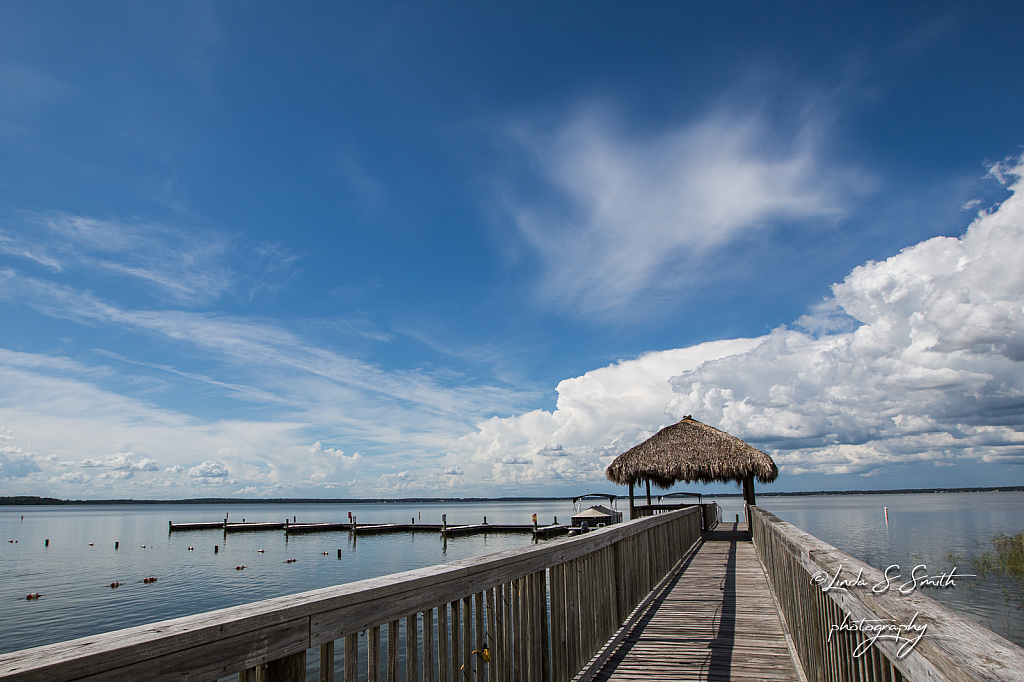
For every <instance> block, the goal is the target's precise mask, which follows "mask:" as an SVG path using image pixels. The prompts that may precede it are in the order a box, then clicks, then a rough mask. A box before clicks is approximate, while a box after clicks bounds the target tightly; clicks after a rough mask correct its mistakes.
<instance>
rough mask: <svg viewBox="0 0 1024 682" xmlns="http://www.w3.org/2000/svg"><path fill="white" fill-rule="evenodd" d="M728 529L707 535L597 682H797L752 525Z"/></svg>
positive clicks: (600, 672) (625, 640) (728, 526)
mask: <svg viewBox="0 0 1024 682" xmlns="http://www.w3.org/2000/svg"><path fill="white" fill-rule="evenodd" d="M723 525H724V524H723ZM721 527H723V526H720V528H721ZM724 527H725V528H728V529H730V530H719V531H712V532H710V533H704V535H703V540H702V544H701V545H700V546H699V548H698V549H697V550H696V552H694V554H692V555H691V557H690V558H689V560H688V563H687V564H685V565H684V569H683V570H682V571H681V572H679V573H678V574H677V575H676V576H675V577H674V578H673V579H671V580H670V581H669V583H668V585H667V586H666V587H665V588H664V591H663V592H662V594H661V595H659V596H658V598H657V599H656V600H655V601H654V603H653V604H652V605H651V607H650V608H649V610H648V611H647V613H645V614H644V615H643V616H642V617H641V618H640V619H639V620H638V621H637V623H636V625H635V626H634V627H633V629H632V630H631V631H630V632H629V634H628V635H627V636H626V638H625V639H624V640H623V642H622V643H621V644H620V645H619V646H618V648H617V650H616V651H615V652H614V653H613V654H612V655H611V657H610V658H609V659H608V662H607V663H605V665H604V666H603V667H602V668H601V670H600V671H599V672H598V673H597V675H596V677H595V678H594V679H595V681H596V682H628V681H632V680H643V682H658V681H660V680H680V681H686V680H713V681H715V682H718V681H720V680H787V681H792V682H798V681H799V677H798V675H797V672H796V667H795V666H794V664H793V659H792V656H791V654H790V649H789V646H788V645H787V644H786V638H785V634H784V631H783V628H782V623H781V621H780V620H779V614H778V611H777V610H776V608H775V602H774V600H773V599H772V595H771V592H770V590H769V588H768V582H767V580H766V579H765V576H764V572H763V571H762V569H761V564H760V562H759V561H758V559H757V555H756V554H755V552H754V546H753V544H752V543H751V542H750V539H749V538H750V535H749V533H747V532H746V524H745V523H740V524H739V525H738V527H737V525H736V524H732V523H730V524H728V525H724Z"/></svg>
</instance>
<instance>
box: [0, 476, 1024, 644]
mask: <svg viewBox="0 0 1024 682" xmlns="http://www.w3.org/2000/svg"><path fill="white" fill-rule="evenodd" d="M758 501H759V502H760V503H761V505H762V506H763V507H764V508H766V509H768V510H770V511H772V512H774V513H775V514H777V515H778V516H780V517H781V518H783V519H784V520H786V521H789V522H790V523H793V524H794V525H796V526H798V527H800V528H803V529H804V530H806V531H808V532H809V533H811V534H813V535H815V536H817V537H819V538H821V539H822V540H824V541H826V542H828V543H830V544H833V545H835V546H837V547H839V548H840V549H842V550H844V551H846V552H848V553H850V554H853V555H854V556H856V557H858V558H860V559H862V560H864V561H866V562H868V563H870V564H872V565H873V566H876V567H879V568H881V569H884V568H885V567H886V566H888V565H889V564H893V563H897V564H900V565H901V567H903V568H904V571H906V572H909V570H910V569H911V568H912V567H913V565H914V564H918V563H925V564H927V565H928V567H929V570H933V569H938V570H946V569H948V568H949V567H950V566H949V565H948V564H947V563H946V557H947V554H948V553H949V552H950V551H953V552H956V553H960V554H964V555H969V554H970V553H972V552H979V551H982V549H984V548H978V547H976V546H975V542H976V541H978V540H980V541H983V542H986V543H987V542H988V540H989V539H990V538H991V536H993V535H995V534H997V533H1005V534H1015V533H1018V532H1021V530H1024V528H1022V526H1024V515H1022V513H1021V512H1022V510H1024V493H974V494H935V495H923V494H922V495H857V496H829V497H786V498H780V497H761V498H759V500H758ZM720 503H721V504H722V508H723V518H725V519H732V518H733V516H734V514H736V513H741V512H742V502H741V500H740V499H739V498H721V499H720ZM621 506H622V504H621V502H620V507H621ZM886 506H887V507H888V508H889V526H888V529H887V528H886V525H885V518H884V516H883V512H882V509H883V507H886ZM225 511H230V515H231V520H232V521H235V520H237V521H241V520H242V519H243V518H244V519H245V520H246V521H283V520H284V519H285V518H286V517H287V518H291V517H292V516H296V517H297V518H298V520H299V521H300V522H301V521H306V522H314V521H335V522H337V521H343V520H346V519H347V512H349V511H351V512H352V513H353V514H356V515H357V516H358V517H359V521H360V523H370V522H382V523H384V522H395V523H408V522H409V520H410V519H411V518H412V517H417V519H418V521H417V522H422V523H440V522H441V514H442V513H446V514H447V515H448V523H450V524H458V523H479V522H480V521H481V520H482V519H483V517H484V516H486V517H487V520H488V522H490V523H530V520H531V515H532V514H534V513H536V514H538V517H539V519H540V521H541V522H542V523H548V522H550V521H551V520H552V518H553V517H554V516H558V517H559V519H560V520H561V521H563V522H564V521H567V520H568V518H569V516H570V515H571V513H572V506H571V504H570V503H569V502H568V501H564V502H563V501H545V502H513V503H509V502H502V503H496V502H486V503H431V504H426V503H423V504H372V505H353V504H339V505H334V504H306V505H303V504H294V505H262V504H261V505H251V506H245V505H230V506H225V505H188V506H186V505H140V506H110V507H94V506H81V507H75V506H67V507H0V546H2V549H0V575H2V576H3V579H2V580H0V653H3V652H8V651H16V650H18V649H23V648H27V647H32V646H39V645H42V644H47V643H51V642H57V641H62V640H67V639H73V638H76V637H83V636H86V635H90V634H96V633H99V632H106V631H109V630H115V629H119V628H124V627H130V626H133V625H140V624H144V623H149V622H153V621H158V620H164V619H167V618H174V617H178V616H183V615H188V614H193V613H200V612H203V611H209V610H212V609H217V608H223V607H226V606H233V605H237V604H243V603H246V602H250V601H255V600H258V599H266V598H270V597H277V596H281V595H285V594H291V593H295V592H302V591H305V590H311V589H315V588H319V587H326V586H329V585H336V584H341V583H347V582H352V581H355V580H362V579H364V578H369V577H375V576H379V575H386V574H389V573H394V572H398V571H405V570H409V569H412V568H419V567H422V566H429V565H433V564H437V563H442V562H445V561H453V560H456V559H464V558H469V557H473V556H480V555H483V554H489V553H492V552H498V551H502V550H505V549H510V548H514V547H518V546H524V545H527V544H529V543H531V542H532V539H531V538H530V536H529V535H518V534H515V535H505V534H503V535H488V536H470V537H466V538H453V539H451V540H448V541H447V542H444V541H442V540H441V539H440V538H439V537H438V536H435V535H433V534H417V535H411V534H409V535H406V534H395V535H381V536H368V537H362V538H359V539H358V541H356V542H353V540H352V539H351V538H350V537H349V534H348V533H347V532H339V533H316V534H308V535H296V536H292V537H290V538H286V537H285V534H284V533H283V532H282V531H270V532H261V533H233V534H231V535H229V536H227V537H225V536H224V535H223V534H222V533H220V532H217V531H197V532H186V533H174V534H173V535H170V534H168V532H167V522H168V521H174V522H175V523H184V522H190V521H217V520H222V519H223V518H224V513H225ZM22 515H24V520H22V519H21V516H22ZM47 539H49V541H50V543H49V547H46V546H45V541H46V540H47ZM8 540H16V541H17V542H7V541H8ZM115 542H119V543H120V549H118V550H115V549H114V543H115ZM90 543H92V544H90ZM214 545H218V546H219V547H220V551H219V553H217V554H214V550H213V548H214ZM190 546H191V547H194V550H193V551H189V550H188V547H190ZM261 549H262V550H264V551H263V553H260V552H259V551H258V550H261ZM339 549H340V550H341V551H342V557H341V559H338V556H337V552H338V550H339ZM323 552H327V553H328V554H327V555H326V556H324V554H323ZM291 558H294V559H296V560H297V561H296V562H295V563H285V561H286V559H291ZM238 565H244V566H246V568H245V570H242V571H238V570H235V566H238ZM959 572H960V573H965V572H970V571H969V564H966V563H965V564H964V565H963V566H961V568H960V570H959ZM147 576H156V577H158V581H157V582H155V583H152V584H144V583H142V582H141V581H142V580H143V578H146V577H147ZM115 581H116V582H122V583H124V585H122V586H121V587H119V588H117V589H111V588H110V587H109V585H110V583H111V582H115ZM965 582H967V581H965ZM32 592H39V593H42V594H43V597H42V598H41V599H39V600H37V601H26V600H25V599H24V597H25V595H26V594H28V593H32ZM929 595H930V596H934V597H935V598H937V599H939V600H940V601H943V602H945V603H947V604H948V605H950V606H952V607H953V608H956V609H958V610H960V611H962V612H964V613H966V614H967V615H968V616H970V617H972V618H973V619H974V620H976V621H978V622H981V623H983V624H984V625H986V626H987V627H990V628H992V629H993V630H995V631H996V632H998V633H999V634H1001V635H1003V636H1004V637H1007V638H1008V639H1011V640H1012V641H1015V642H1016V643H1018V644H1024V637H1022V633H1024V612H1022V611H1021V610H1018V609H1016V608H1015V605H1013V604H1008V603H1007V602H1006V600H1005V599H1004V597H1003V593H1002V590H1001V588H1000V586H999V585H998V584H997V583H985V584H977V581H973V583H972V584H970V585H967V584H961V586H960V587H958V588H957V589H949V590H944V591H941V592H936V591H930V592H929Z"/></svg>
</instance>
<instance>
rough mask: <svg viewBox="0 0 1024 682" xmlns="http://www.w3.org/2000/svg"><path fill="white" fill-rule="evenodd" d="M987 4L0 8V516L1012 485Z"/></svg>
mask: <svg viewBox="0 0 1024 682" xmlns="http://www.w3.org/2000/svg"><path fill="white" fill-rule="evenodd" d="M1022 14H1024V10H1022V8H1021V7H1020V5H1019V4H1017V3H1009V2H1006V3H987V4H984V5H980V4H979V5H978V6H969V5H966V4H964V3H935V2H928V3H916V4H914V3H902V4H901V5H900V6H899V7H897V8H893V7H892V6H890V5H889V4H877V5H871V4H858V5H856V6H853V5H851V6H850V7H847V8H846V9H836V8H823V7H821V6H819V4H816V3H787V4H784V5H783V6H781V7H780V6H777V5H764V4H763V3H718V4H715V5H713V6H696V5H693V6H687V5H685V4H680V3H647V4H645V5H643V6H639V7H638V6H636V5H635V4H632V5H629V4H625V3H588V4H587V6H586V8H585V11H584V10H583V8H581V6H579V5H574V4H570V3H516V4H511V3H508V4H495V3H447V4H442V5H435V4H427V3H409V4H395V3H372V4H370V5H366V6H361V5H358V4H343V3H309V4H302V5H300V6H298V7H295V6H289V7H282V6H277V5H274V4H270V3H174V4H172V5H170V6H160V5H156V4H153V3H149V4H143V5H139V4H138V3H123V4H122V3H91V4H89V5H81V4H75V3H60V4H55V3H29V4H23V3H9V4H7V5H4V6H3V7H2V8H0V322H2V323H0V494H38V495H55V496H59V497H74V498H79V497H81V498H90V497H135V498H181V497H193V496H232V495H237V496H242V497H247V496H253V497H256V496H313V497H366V496H382V497H396V496H433V495H454V496H463V495H465V496H485V495H534V494H543V495H562V494H572V493H576V492H580V491H585V490H587V489H591V490H606V489H610V488H612V486H611V485H610V484H609V483H607V481H605V480H604V477H603V468H604V467H605V466H606V465H607V464H608V462H609V461H610V460H611V458H613V457H614V456H615V455H616V454H618V453H620V452H622V451H623V450H625V449H627V448H628V447H630V446H632V445H633V444H635V443H637V442H639V441H641V440H643V439H644V438H646V437H647V436H649V435H650V434H652V433H653V432H655V431H656V430H657V429H658V428H660V427H661V426H664V425H666V424H669V423H672V422H674V421H676V420H677V419H679V418H681V417H682V416H685V415H686V414H692V415H693V416H694V417H696V418H697V419H700V420H702V421H705V422H707V423H710V424H712V425H715V426H717V427H719V428H723V429H725V430H727V431H729V432H731V433H734V434H735V435H738V436H741V437H743V438H745V439H747V440H749V441H750V442H751V443H753V444H755V445H757V446H758V447H761V448H762V449H764V450H765V451H767V452H769V453H770V454H772V455H773V457H774V458H775V459H776V461H777V462H778V463H779V464H780V467H781V470H782V475H781V476H780V479H779V481H778V482H777V483H776V484H775V485H774V486H773V489H776V490H814V489H848V488H902V487H921V486H944V487H954V486H960V485H999V484H1007V483H1020V482H1021V480H1022V478H1021V468H1020V466H1021V464H1024V407H1022V405H1024V402H1022V400H1021V396H1022V395H1024V341H1022V339H1024V314H1022V313H1021V305H1022V302H1024V274H1022V272H1021V270H1024V268H1021V267H1020V266H1019V263H1021V262H1024V253H1021V252H1022V251H1024V239H1022V238H1021V237H1022V234H1021V233H1022V231H1024V207H1022V206H1021V205H1020V201H1019V200H1018V194H1017V191H1018V189H1020V185H1019V182H1020V179H1019V176H1020V171H1021V168H1022V162H1021V153H1022V148H1021V145H1022V144H1024V126H1022V119H1021V116H1020V112H1021V111H1024V85H1022V83H1021V79H1020V77H1019V73H1018V71H1019V68H1018V65H1019V64H1020V63H1021V62H1022V60H1024V54H1022V53H1024V41H1022V40H1021V33H1020V26H1022V25H1024V21H1022V20H1024V16H1022ZM715 489H720V490H731V489H732V487H730V486H718V487H716V488H715Z"/></svg>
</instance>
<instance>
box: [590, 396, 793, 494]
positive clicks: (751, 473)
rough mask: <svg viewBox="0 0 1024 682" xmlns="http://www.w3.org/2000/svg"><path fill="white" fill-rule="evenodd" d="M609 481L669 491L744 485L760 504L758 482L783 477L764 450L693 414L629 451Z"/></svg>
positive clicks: (615, 465) (610, 473) (612, 468)
mask: <svg viewBox="0 0 1024 682" xmlns="http://www.w3.org/2000/svg"><path fill="white" fill-rule="evenodd" d="M605 475H606V476H607V477H608V480H610V481H612V482H613V483H618V484H620V485H628V486H629V490H630V500H631V504H630V506H631V507H632V493H633V485H634V484H635V483H637V482H638V481H643V482H645V483H647V496H648V504H650V484H651V483H654V485H656V486H658V487H660V488H668V487H670V486H672V485H673V484H675V483H679V482H684V481H685V482H688V483H692V482H700V483H711V482H714V481H720V482H725V481H742V482H743V497H744V499H746V500H747V502H749V503H750V504H753V503H754V479H755V478H756V479H757V480H759V481H761V482H762V483H771V482H772V481H774V480H775V479H776V478H778V476H779V469H778V467H777V466H775V462H773V461H772V458H771V457H769V456H768V455H767V454H765V453H764V452H761V451H760V450H758V449H757V448H755V447H753V446H751V445H748V444H747V443H745V442H743V441H742V440H740V439H739V438H737V437H736V436H730V435H729V434H728V433H725V432H724V431H719V430H718V429H716V428H714V427H713V426H708V425H707V424H703V423H701V422H699V421H697V420H696V419H694V418H693V417H690V416H687V417H685V418H684V419H683V420H682V421H680V422H679V423H677V424H672V425H671V426H666V427H665V428H663V429H662V430H661V431H658V433H656V434H654V435H653V436H651V437H650V438H648V439H647V440H645V441H644V442H643V443H640V444H639V445H637V446H634V447H632V448H630V449H629V450H626V451H625V452H624V453H622V454H621V455H619V456H618V457H616V458H615V461H614V462H612V463H611V464H610V465H609V466H608V468H607V469H606V470H605Z"/></svg>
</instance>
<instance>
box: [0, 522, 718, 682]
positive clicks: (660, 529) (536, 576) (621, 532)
mask: <svg viewBox="0 0 1024 682" xmlns="http://www.w3.org/2000/svg"><path fill="white" fill-rule="evenodd" d="M699 538H700V513H699V510H698V509H697V508H691V509H688V510H681V511H676V512H672V513H667V514H659V515H657V516H652V517H650V518H645V519H639V520H636V521H632V522H628V523H621V524H616V525H613V526H609V527H607V528H602V529H600V530H597V531H592V532H590V533H587V534H585V535H581V536H579V537H575V538H569V539H564V540H557V541H553V542H549V543H545V544H542V545H536V546H532V547H524V548H520V549H514V550H509V551H506V552H501V553H498V554H492V555H489V556H485V557H479V558H476V559H468V560H464V561H455V562H451V563H447V564H441V565H438V566H431V567H429V568H424V569H418V570H414V571H408V572H405V573H397V574H394V575H390V576H385V577H382V578H374V579H370V580H362V581H359V582H355V583H349V584H347V585H339V586H336V587H329V588H324V589H319V590H313V591H311V592H304V593H301V594H295V595H290V596H287V597H279V598H276V599H268V600H265V601H260V602H255V603H252V604H246V605H243V606H237V607H232V608H228V609H222V610H219V611H212V612H210V613H204V614H200V615H196V616H188V617H185V618H178V619H175V620H168V621H164V622H161V623H155V624H152V625H145V626H141V627H135V628H130V629H126V630H121V631H118V632H111V633H108V634H103V635H98V636H96V637H86V638H83V639H78V640H74V641H70V642H62V643H59V644H52V645H47V646H42V647H38V648H35V649H28V650H25V651H18V652H14V653H11V654H4V655H0V679H3V680H5V681H8V682H28V681H30V680H32V681H37V680H38V681H42V680H46V681H47V682H66V681H70V680H89V681H91V682H92V681H96V682H98V681H99V680H103V681H105V682H119V681H122V680H124V681H125V682H127V681H129V680H131V681H135V680H147V681H160V680H175V681H183V680H198V681H200V682H210V681H212V680H217V679H220V678H224V677H226V676H229V675H230V676H233V675H235V674H237V675H238V679H239V681H240V682H255V681H257V680H258V681H260V682H263V681H266V682H299V681H300V680H305V679H306V678H307V675H313V674H314V673H313V671H312V670H307V661H306V653H307V650H309V649H314V648H316V647H319V651H318V652H313V656H311V658H317V659H319V670H318V673H319V679H320V680H321V681H323V682H329V681H332V680H334V679H335V669H336V668H339V669H340V670H341V671H343V673H342V674H343V676H344V680H345V681H346V682H355V681H356V680H357V679H363V680H368V681H369V682H379V681H380V680H381V673H382V671H383V672H384V673H385V674H386V679H387V682H398V680H399V679H404V680H405V681H406V682H570V680H572V679H573V678H574V676H575V675H576V674H577V672H579V671H580V670H581V669H583V668H584V667H585V666H586V665H587V663H588V662H589V661H591V659H592V658H593V657H594V656H595V654H597V653H598V652H599V650H600V649H601V647H602V646H603V645H604V644H605V643H606V642H607V641H608V640H609V639H611V638H613V636H614V635H615V634H616V631H617V630H618V629H619V628H620V626H621V625H622V624H623V623H624V622H625V621H627V619H629V618H633V617H635V613H633V612H634V610H636V612H639V611H640V609H637V608H636V607H637V606H638V604H640V603H641V601H643V600H644V598H645V596H647V595H648V594H649V593H650V592H651V591H652V589H653V588H654V587H655V585H656V584H657V583H658V582H659V581H660V580H662V579H663V577H664V576H666V575H667V574H668V573H669V572H670V571H671V570H672V569H673V567H674V566H675V565H676V564H677V563H678V562H679V561H680V559H681V558H682V557H683V556H684V554H685V553H686V552H687V550H688V549H689V548H690V547H691V546H692V545H694V543H695V542H696V541H697V540H698V539H699ZM631 613H632V614H633V615H631ZM336 641H340V643H341V645H340V646H338V648H337V651H336V650H335V642H336ZM402 670H404V675H402V674H401V672H402ZM339 677H341V676H340V675H339Z"/></svg>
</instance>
